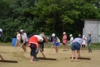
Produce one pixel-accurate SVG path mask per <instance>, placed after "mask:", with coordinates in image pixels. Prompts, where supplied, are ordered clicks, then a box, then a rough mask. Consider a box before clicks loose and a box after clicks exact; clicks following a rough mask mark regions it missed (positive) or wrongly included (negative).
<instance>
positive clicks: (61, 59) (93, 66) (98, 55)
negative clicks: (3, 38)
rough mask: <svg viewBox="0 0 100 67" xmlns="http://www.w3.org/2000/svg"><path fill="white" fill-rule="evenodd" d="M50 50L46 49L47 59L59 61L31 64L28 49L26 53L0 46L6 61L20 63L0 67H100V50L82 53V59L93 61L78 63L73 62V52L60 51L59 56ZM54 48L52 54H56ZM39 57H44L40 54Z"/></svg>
mask: <svg viewBox="0 0 100 67" xmlns="http://www.w3.org/2000/svg"><path fill="white" fill-rule="evenodd" d="M49 52H50V48H45V50H44V54H45V56H46V57H47V58H56V59H57V60H39V61H36V62H35V63H30V49H29V47H27V52H26V53H24V52H23V50H22V49H20V48H19V50H18V51H16V50H15V48H14V47H12V46H0V54H1V55H2V56H3V58H4V59H5V60H16V61H18V63H6V62H0V67H100V50H93V52H92V53H88V51H87V50H86V51H85V52H82V51H81V56H82V57H90V58H91V60H83V59H79V61H78V62H71V61H70V56H71V50H67V51H63V50H62V49H59V53H58V54H49ZM54 52H55V50H54V48H53V49H52V53H54ZM38 57H43V56H42V54H41V52H39V54H38ZM0 60H1V59H0Z"/></svg>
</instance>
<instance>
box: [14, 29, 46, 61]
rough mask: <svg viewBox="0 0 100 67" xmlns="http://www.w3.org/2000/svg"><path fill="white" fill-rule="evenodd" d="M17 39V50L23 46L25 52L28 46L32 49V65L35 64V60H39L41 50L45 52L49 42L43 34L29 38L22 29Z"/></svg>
mask: <svg viewBox="0 0 100 67" xmlns="http://www.w3.org/2000/svg"><path fill="white" fill-rule="evenodd" d="M16 39H17V40H16V45H15V47H16V48H17V46H21V48H22V49H23V50H24V52H26V51H27V50H26V46H27V45H28V46H29V47H30V50H31V51H30V56H31V57H30V62H32V63H33V62H34V60H38V58H37V54H38V51H39V50H40V51H41V52H43V51H44V43H45V42H47V41H48V40H47V39H46V37H45V35H44V33H43V32H42V33H41V34H32V35H30V36H29V37H28V36H27V34H26V33H25V31H24V30H23V29H21V30H20V32H19V31H17V35H16ZM21 40H22V44H21Z"/></svg>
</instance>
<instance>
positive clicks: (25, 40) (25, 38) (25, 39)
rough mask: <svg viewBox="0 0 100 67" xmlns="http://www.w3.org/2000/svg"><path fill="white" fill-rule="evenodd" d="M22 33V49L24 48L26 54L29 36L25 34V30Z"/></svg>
mask: <svg viewBox="0 0 100 67" xmlns="http://www.w3.org/2000/svg"><path fill="white" fill-rule="evenodd" d="M20 32H21V37H22V40H23V43H22V48H23V50H24V52H26V45H27V42H28V37H27V34H26V33H25V32H24V30H23V29H21V30H20Z"/></svg>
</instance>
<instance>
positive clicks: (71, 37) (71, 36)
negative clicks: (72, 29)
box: [69, 34, 74, 46]
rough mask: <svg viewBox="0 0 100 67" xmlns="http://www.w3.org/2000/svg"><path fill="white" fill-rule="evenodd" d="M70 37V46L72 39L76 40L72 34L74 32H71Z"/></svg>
mask: <svg viewBox="0 0 100 67" xmlns="http://www.w3.org/2000/svg"><path fill="white" fill-rule="evenodd" d="M69 37H70V41H69V42H70V44H69V46H71V44H72V41H73V40H74V38H73V35H72V34H70V36H69Z"/></svg>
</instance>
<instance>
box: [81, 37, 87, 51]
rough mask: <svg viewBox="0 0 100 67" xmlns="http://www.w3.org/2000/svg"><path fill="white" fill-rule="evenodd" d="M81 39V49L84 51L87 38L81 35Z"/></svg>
mask: <svg viewBox="0 0 100 67" xmlns="http://www.w3.org/2000/svg"><path fill="white" fill-rule="evenodd" d="M82 39H83V42H82V51H85V47H86V41H87V38H86V37H85V35H83V37H82Z"/></svg>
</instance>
